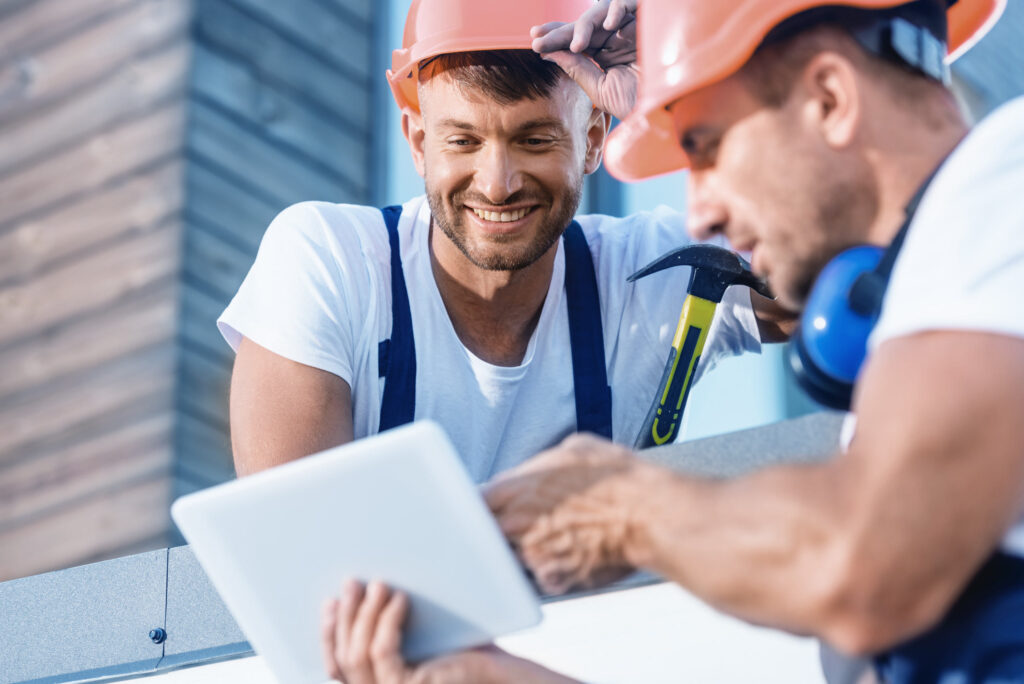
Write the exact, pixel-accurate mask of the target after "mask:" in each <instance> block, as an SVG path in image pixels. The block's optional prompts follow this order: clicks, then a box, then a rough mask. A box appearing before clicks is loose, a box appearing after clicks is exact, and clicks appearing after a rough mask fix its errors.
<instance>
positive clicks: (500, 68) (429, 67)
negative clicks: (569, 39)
mask: <svg viewBox="0 0 1024 684" xmlns="http://www.w3.org/2000/svg"><path fill="white" fill-rule="evenodd" d="M442 73H443V74H446V75H447V76H448V77H449V78H451V80H452V81H453V82H454V83H456V84H457V85H458V86H459V87H460V88H466V89H471V90H478V91H480V92H483V93H484V94H485V95H487V96H488V97H490V98H492V99H494V100H495V101H496V102H499V103H500V104H512V103H513V102H519V101H520V100H524V99H530V100H539V99H543V98H546V97H549V96H550V95H551V93H552V92H554V90H555V86H557V85H558V82H559V80H560V79H561V78H562V76H563V71H562V69H561V67H559V66H558V65H557V64H554V63H552V62H548V61H546V60H544V59H542V58H541V57H540V55H538V54H537V53H536V52H534V51H533V50H481V51H476V52H451V53H446V54H443V55H439V56H437V57H435V58H433V59H430V60H427V62H425V63H423V64H421V65H420V75H421V77H420V78H421V80H423V79H424V78H432V77H433V76H436V75H439V74H442Z"/></svg>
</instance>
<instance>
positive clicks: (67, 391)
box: [0, 0, 1024, 581]
mask: <svg viewBox="0 0 1024 684" xmlns="http://www.w3.org/2000/svg"><path fill="white" fill-rule="evenodd" d="M481 1H483V0H481ZM407 8H408V0H377V1H374V0H286V1H284V2H282V1H281V0H192V1H190V0H0V581H2V580H6V579H11V578H15V577H22V576H26V575H30V574H35V573H40V572H45V571H48V570H54V569H59V568H64V567H69V566H72V565H78V564H82V563H86V562H91V561H96V560H101V559H103V558H109V557H115V556H121V555H126V554H130V553H135V552H140V551H145V550H148V549H154V548H161V547H164V546H168V545H173V544H176V543H180V540H179V538H178V536H177V534H176V532H175V530H174V529H173V526H172V524H171V522H170V517H169V513H168V509H169V506H170V503H171V501H172V500H173V499H174V498H176V497H178V496H181V495H182V494H185V493H188V492H191V491H195V490H196V489H199V488H202V487H207V486H210V485H213V484H216V483H218V482H222V481H224V480H226V479H229V478H231V477H233V476H234V473H233V469H232V466H231V455H230V442H229V438H228V417H227V391H228V383H229V377H230V372H231V364H232V353H231V351H230V349H229V347H228V346H227V345H226V344H225V343H224V342H223V341H222V340H221V338H220V335H219V334H218V333H217V330H216V327H215V325H214V320H215V319H216V317H217V315H218V314H219V313H220V312H221V310H222V309H223V308H224V307H225V305H226V304H227V302H228V301H229V299H230V298H231V296H232V295H233V293H234V291H235V290H236V289H237V287H238V285H239V284H240V282H241V280H242V278H243V277H244V276H245V273H246V271H247V270H248V268H249V265H250V264H251V263H252V260H253V258H254V256H255V253H256V249H257V247H258V245H259V241H260V238H261V236H262V234H263V231H264V229H265V228H266V226H267V224H268V223H269V222H270V220H271V219H272V218H273V216H274V215H275V214H276V213H277V212H278V211H280V210H281V209H283V208H284V207H285V206H287V205H289V204H291V203H293V202H298V201H303V200H309V199H319V200H329V201H336V202H350V203H360V204H372V205H378V206H383V205H385V204H391V203H398V202H402V201H404V200H406V199H408V198H409V197H411V196H413V195H418V194H421V193H422V189H423V188H422V182H421V181H420V179H419V177H418V176H417V175H416V173H415V171H414V170H413V168H412V165H411V162H410V159H409V154H408V150H407V149H406V146H405V142H404V140H403V139H402V137H401V134H400V131H399V127H398V112H397V109H396V108H395V106H394V104H393V101H392V99H391V95H390V92H389V91H388V88H387V85H386V83H385V80H384V70H385V69H386V68H387V67H388V66H389V65H390V51H391V50H392V49H393V48H395V47H397V46H399V44H400V42H401V36H402V27H403V24H404V21H405V13H406V10H407ZM954 72H955V86H956V90H957V92H958V94H959V95H960V96H961V99H962V100H963V103H964V106H965V108H966V109H968V110H969V112H970V113H971V115H972V117H973V118H975V119H977V118H980V117H981V116H983V115H984V114H985V113H986V112H988V111H990V110H991V109H992V108H993V107H995V106H997V105H998V104H999V103H1001V102H1004V101H1005V100H1007V99H1009V98H1011V97H1014V96H1016V95H1018V94H1020V93H1024V7H1022V5H1021V0H1009V8H1008V10H1007V13H1006V15H1005V16H1004V18H1003V20H1002V22H1001V23H1000V24H999V25H998V26H997V27H996V28H995V30H994V31H993V32H992V33H991V34H990V35H989V37H988V38H986V39H985V40H984V41H983V42H982V43H981V44H979V45H978V46H977V47H976V48H975V49H974V50H973V51H972V52H971V53H969V54H968V55H967V57H965V58H964V59H962V60H961V61H960V62H958V63H957V65H956V66H955V68H954ZM684 186H685V179H683V178H681V177H679V176H669V177H664V178H660V179H657V180H654V181H650V182H647V183H643V184H637V185H630V186H624V185H621V184H619V183H617V182H615V181H614V180H612V179H611V178H610V177H608V176H607V175H606V174H604V172H603V171H602V172H600V173H598V174H596V175H595V176H593V177H591V178H590V179H588V183H587V191H586V194H585V206H584V207H583V211H585V212H602V213H609V214H625V213H630V212H634V211H638V210H643V209H650V208H653V207H654V206H657V205H658V204H667V205H669V206H672V207H675V208H678V209H680V210H683V209H685V201H686V198H685V192H684ZM737 389H738V390H740V391H737ZM688 410H689V411H690V418H689V425H688V428H687V432H686V434H684V438H686V439H692V438H696V437H701V436H707V435H712V434H717V433H721V432H726V431H730V430H736V429H740V428H744V427H751V426H755V425H760V424H764V423H769V422H774V421H777V420H781V419H783V418H786V417H791V416H795V415H799V414H801V413H805V412H807V411H809V410H813V406H811V405H810V404H809V403H807V402H806V401H805V400H803V399H802V398H801V397H800V396H799V394H798V393H797V392H796V391H795V390H794V389H793V387H792V385H791V384H790V383H789V381H788V379H787V377H786V374H785V372H784V368H783V364H782V361H781V355H780V354H779V350H778V349H769V350H766V353H765V354H763V355H762V356H760V357H750V358H742V359H735V360H730V361H728V362H725V363H723V364H722V365H721V366H720V367H719V368H718V369H716V370H715V371H714V372H713V373H712V374H711V375H709V376H708V377H707V378H706V379H705V380H704V381H703V382H702V383H701V384H700V385H699V386H697V387H696V388H695V389H694V392H693V395H692V397H691V399H690V402H689V409H688Z"/></svg>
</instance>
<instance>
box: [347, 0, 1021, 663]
mask: <svg viewBox="0 0 1024 684" xmlns="http://www.w3.org/2000/svg"><path fill="white" fill-rule="evenodd" d="M1001 4H1002V3H999V2H995V1H994V0H959V2H955V3H954V2H946V0H919V1H917V2H896V1H892V0H889V1H886V0H848V1H846V2H843V3H842V4H840V5H830V4H829V3H828V2H822V1H818V2H815V1H814V0H731V1H730V2H707V1H706V0H645V2H644V3H643V4H642V6H641V7H640V9H639V11H637V7H636V3H635V2H634V1H632V0H615V1H614V2H608V0H602V1H601V2H598V3H596V4H595V5H594V6H593V7H592V8H590V9H588V10H587V12H585V13H584V15H582V17H581V18H580V19H579V20H578V21H577V22H576V23H575V24H574V25H568V26H563V25H558V24H551V25H545V26H542V27H538V28H537V29H536V30H535V34H534V35H535V37H536V38H537V41H536V42H535V44H534V46H535V48H536V49H537V50H538V51H539V52H541V53H542V54H544V55H545V56H546V57H547V58H548V59H551V60H552V61H555V62H557V63H559V64H561V65H562V66H563V67H564V68H565V69H566V70H567V71H568V72H569V73H570V74H572V75H573V76H574V78H576V80H577V81H578V82H579V83H580V84H581V85H582V86H583V87H584V89H585V90H587V92H588V93H589V94H590V95H591V97H592V98H593V100H594V102H595V103H596V105H597V106H598V107H607V108H608V111H611V112H612V113H614V114H616V115H619V116H623V117H624V121H623V122H622V124H621V126H620V127H619V128H618V129H617V130H616V131H614V132H613V134H612V136H611V140H610V141H609V144H608V149H607V152H606V158H607V163H608V165H609V168H610V169H611V171H612V172H613V173H615V174H616V175H618V176H619V177H621V178H625V179H638V178H644V177H648V176H651V175H654V174H658V173H663V172H667V171H671V170H675V169H681V168H689V176H688V181H687V182H688V184H689V194H688V198H689V202H690V214H689V221H690V230H691V234H693V235H694V236H695V237H708V236H710V235H714V234H724V235H726V236H727V237H728V238H729V240H730V242H731V243H732V244H733V246H734V247H736V248H738V249H750V250H752V252H753V259H752V263H753V266H754V269H755V271H756V272H758V273H760V274H762V275H765V276H767V277H768V279H769V282H770V284H771V286H772V288H773V289H774V291H775V292H776V294H777V295H778V297H779V298H780V299H781V300H782V301H783V303H784V304H788V305H790V306H793V307H807V310H806V312H805V315H804V317H803V319H802V327H801V330H800V331H798V332H797V333H796V340H795V341H796V342H798V344H796V345H795V346H794V350H795V351H794V355H793V358H794V360H795V367H796V368H799V369H800V370H801V372H802V374H803V381H804V382H805V383H806V386H807V387H808V388H809V389H810V391H811V392H814V393H815V395H816V396H820V397H823V398H826V399H828V400H829V401H830V402H832V401H835V402H836V403H839V399H841V398H842V395H843V393H844V390H843V388H842V387H841V385H842V384H843V382H845V381H844V380H843V378H842V377H841V375H840V374H838V373H836V372H833V371H835V369H836V367H838V366H841V365H843V363H845V361H847V360H848V358H847V357H850V356H856V350H855V349H854V350H853V351H851V350H850V349H844V345H845V343H846V342H848V341H849V340H850V339H851V338H852V337H854V336H855V334H857V333H864V334H867V332H870V338H869V339H868V342H867V352H866V359H857V361H858V363H859V361H861V360H863V362H864V363H863V367H862V368H860V367H859V366H858V368H857V372H856V373H855V375H854V380H855V387H854V391H853V398H852V416H853V418H852V419H851V422H850V426H849V427H850V430H849V431H848V433H849V434H851V435H852V441H850V440H847V443H846V445H845V446H844V448H843V449H842V451H841V453H838V454H837V455H836V457H835V458H834V459H832V460H831V461H829V462H827V463H825V464H821V465H801V466H789V467H775V468H769V469H766V470H764V471H761V472H759V473H756V474H753V475H750V476H746V477H742V478H739V479H736V480H732V481H704V480H698V479H693V478H687V477H683V476H680V475H676V474H673V473H671V472H668V471H666V470H664V469H662V468H659V467H657V466H655V465H651V464H649V463H645V462H644V461H642V460H640V459H637V458H635V457H634V456H633V454H631V453H630V452H629V451H628V450H627V449H624V448H622V447H619V446H616V445H613V444H610V443H608V442H606V441H602V440H600V439H597V438H593V437H586V436H576V437H570V438H568V439H567V440H566V441H565V442H563V444H562V445H561V446H559V447H557V448H555V449H552V450H549V451H548V452H546V453H544V454H542V455H540V456H539V457H537V458H536V459H533V460H531V461H529V462H527V463H526V464H524V465H522V466H520V467H519V468H517V469H515V470H513V471H511V472H509V473H506V474H505V475H504V476H502V477H501V478H500V479H499V480H498V481H497V482H496V483H494V484H493V485H491V486H490V488H489V490H488V492H487V497H488V502H489V504H490V505H491V507H492V509H493V510H494V512H495V514H496V515H497V517H498V519H499V522H500V523H501V525H502V527H503V529H504V530H505V532H506V533H507V534H508V535H509V537H510V539H511V541H512V542H513V543H514V545H515V547H516V548H517V550H518V551H519V553H520V555H521V557H522V558H523V560H524V562H525V563H526V564H527V565H528V566H529V567H530V568H531V569H532V571H533V572H534V575H535V576H536V577H537V579H538V581H539V582H540V583H541V584H542V585H543V586H544V587H545V588H547V589H549V590H564V589H566V588H567V587H570V586H573V585H588V584H593V583H596V582H598V581H600V579H601V578H602V576H603V575H605V574H606V573H607V571H608V570H609V569H610V568H616V567H619V566H622V565H629V566H635V567H643V568H647V569H649V570H652V571H655V572H657V573H659V574H661V575H662V576H664V577H666V578H668V579H670V580H673V581H676V582H678V583H680V584H682V585H683V586H685V587H686V588H687V589H688V590H690V591H692V592H693V593H695V594H696V595H698V596H700V597H701V598H703V599H704V600H706V601H707V602H709V603H710V604H712V605H714V606H716V607H717V608H719V609H721V610H724V611H727V612H729V613H732V614H734V615H737V616H739V617H742V618H744V619H747V620H750V621H752V622H755V623H758V624H763V625H770V626H774V627H777V628H780V629H784V630H788V631H791V632H794V633H798V634H812V635H816V636H818V637H821V638H822V639H824V640H825V641H827V642H829V643H831V644H832V645H833V646H835V647H837V648H838V649H840V650H841V651H844V652H846V653H851V654H864V655H869V656H871V657H872V658H873V664H874V670H875V673H876V674H877V675H878V677H879V678H880V679H882V680H883V681H891V682H938V681H963V682H977V681H999V682H1010V681H1024V517H1022V514H1024V420H1022V419H1021V416H1022V415H1024V309H1022V307H1021V305H1020V303H1019V301H1018V292H1019V291H1020V290H1021V289H1022V287H1024V212H1022V211H1021V208H1020V202H1021V200H1020V197H1019V195H1020V192H1021V190H1022V188H1024V100H1016V101H1012V102H1010V103H1008V104H1006V105H1004V106H1003V107H1002V108H1000V109H999V110H997V111H996V112H994V113H993V114H991V115H990V116H989V117H988V118H986V119H985V120H984V121H982V122H981V123H980V124H978V125H977V127H976V128H975V129H974V130H969V127H968V125H967V123H966V122H965V120H964V117H963V114H962V113H961V111H960V109H959V108H958V106H957V103H956V101H955V99H954V97H953V95H952V94H951V93H950V92H949V90H948V89H947V87H946V83H947V82H948V72H947V59H944V58H945V57H946V56H947V54H948V55H949V57H950V58H952V57H955V56H956V55H957V54H959V53H960V52H962V51H963V50H964V49H966V48H967V47H968V46H969V45H970V44H971V42H972V40H976V39H977V38H978V37H979V36H980V34H981V33H983V32H984V30H985V28H986V27H987V26H989V25H991V23H992V22H993V21H994V20H995V18H996V17H997V16H998V13H999V11H1000V10H1001ZM637 23H639V29H637ZM636 35H639V36H640V41H641V42H640V45H639V55H638V56H639V59H638V64H639V67H640V68H639V69H637V68H636V67H637V65H636V64H633V63H631V60H630V59H629V58H628V55H629V51H630V44H631V42H632V40H633V38H634V36H636ZM637 77H638V78H639V81H638V84H639V85H638V87H637V85H636V83H637V81H636V78H637ZM624 93H625V94H626V95H627V97H625V98H623V97H622V95H623V94H624ZM631 93H636V94H637V96H636V105H635V107H633V106H632V103H630V102H628V100H629V97H628V96H629V95H630V94H631ZM605 95H608V96H609V97H604V96H605ZM615 98H619V99H620V100H626V102H625V106H624V107H622V108H620V109H617V108H616V106H617V105H619V106H621V105H623V102H622V101H620V102H618V103H616V102H615V101H614V99H615ZM627 109H630V110H631V113H629V114H628V115H627V112H626V110H627ZM865 321H866V324H865V323H864V322H865ZM826 333H831V335H828V334H826ZM863 347H864V344H863V340H862V344H861V350H860V351H861V354H862V355H863V353H864V349H863ZM845 393H846V394H847V395H848V394H849V387H847V388H846V390H845ZM371 589H372V591H371V592H368V593H367V594H366V599H365V600H363V601H359V600H358V599H359V598H360V595H359V594H358V591H355V592H354V593H352V594H350V596H349V597H348V599H347V602H343V605H342V609H341V610H340V611H339V613H340V614H341V615H343V616H353V617H352V618H351V619H350V620H349V621H348V625H347V627H346V629H348V631H347V632H345V634H352V633H359V634H362V633H363V632H364V631H369V632H372V637H373V638H370V637H365V641H366V642H367V643H370V642H372V643H374V644H375V645H376V648H375V649H372V650H369V651H367V650H366V649H361V647H360V644H361V643H363V642H360V641H358V640H357V641H355V642H354V641H353V640H352V639H351V638H347V637H346V638H345V639H341V640H340V641H341V642H344V646H346V647H350V649H351V653H350V656H349V657H350V658H351V659H352V660H353V661H360V658H362V661H365V662H369V663H370V670H369V671H370V672H381V673H384V674H386V675H395V676H394V677H391V678H387V677H381V678H378V679H377V681H401V680H402V679H401V677H404V676H406V675H410V673H411V676H417V675H419V674H421V673H424V672H425V673H427V674H433V673H434V672H436V670H433V669H431V665H428V666H425V667H423V668H421V669H418V670H411V671H410V670H399V669H395V668H394V667H391V669H388V667H389V666H388V665H387V664H388V663H392V664H393V663H394V662H395V661H394V658H395V655H394V654H395V652H396V651H395V650H394V648H391V646H392V644H393V643H394V642H395V641H396V640H397V629H396V627H395V624H396V616H400V614H401V609H402V605H403V598H402V597H401V594H389V593H388V592H387V590H386V589H384V588H381V587H379V586H374V587H371ZM353 606H355V607H358V608H362V609H363V610H362V611H361V612H359V613H358V614H357V613H356V612H354V608H353ZM380 606H383V608H379V607H380ZM377 616H380V617H381V619H380V620H379V621H376V622H374V621H375V620H376V618H377ZM373 625H376V630H373V629H370V627H372V626H373ZM342 650H344V649H342ZM482 659H483V660H485V661H486V666H484V665H480V661H481V660H482ZM362 661H360V662H362ZM399 661H400V659H399ZM443 664H444V666H445V667H446V668H447V671H448V672H456V671H457V669H458V667H463V668H464V669H465V670H466V671H469V670H470V668H472V667H474V666H475V667H477V668H479V670H480V671H485V670H486V672H488V673H494V672H495V671H496V670H497V671H498V672H499V675H494V676H492V677H491V678H490V679H488V680H484V679H480V681H515V680H514V679H511V678H506V679H501V676H502V675H501V674H500V673H502V672H506V669H505V664H506V661H505V660H503V659H502V657H499V656H497V655H492V654H485V653H481V652H477V653H472V654H468V655H462V656H451V657H449V658H448V659H447V660H445V661H444V663H443ZM378 665H379V666H380V667H379V668H377V666H378ZM515 666H522V664H521V663H516V664H515ZM510 667H511V666H510ZM375 668H377V669H375ZM486 668H490V669H486ZM459 674H461V673H459ZM399 675H401V676H399ZM531 676H532V677H533V681H548V680H550V681H557V679H555V675H553V674H551V673H547V672H543V671H537V672H534V673H531ZM352 681H374V680H372V679H366V678H362V679H353V680H352ZM431 681H442V679H436V680H431ZM443 681H463V680H460V679H459V678H458V677H456V676H454V675H452V678H451V679H450V680H443ZM517 681H529V680H527V679H525V678H521V679H519V680H517Z"/></svg>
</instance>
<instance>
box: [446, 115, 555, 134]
mask: <svg viewBox="0 0 1024 684" xmlns="http://www.w3.org/2000/svg"><path fill="white" fill-rule="evenodd" d="M437 125H438V126H440V127H442V128H458V129H459V130H463V131H475V130H476V126H474V125H473V124H471V123H469V122H468V121H460V120H459V119H453V118H447V119H441V120H440V121H438V122H437ZM537 128H557V129H559V130H563V131H564V130H565V122H564V121H562V120H561V119H558V118H555V117H545V118H541V119H531V120H529V121H526V122H524V123H522V124H521V125H519V126H518V127H517V128H516V130H517V131H518V132H522V131H531V130H535V129H537Z"/></svg>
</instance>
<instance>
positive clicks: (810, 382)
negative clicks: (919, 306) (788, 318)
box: [788, 245, 885, 410]
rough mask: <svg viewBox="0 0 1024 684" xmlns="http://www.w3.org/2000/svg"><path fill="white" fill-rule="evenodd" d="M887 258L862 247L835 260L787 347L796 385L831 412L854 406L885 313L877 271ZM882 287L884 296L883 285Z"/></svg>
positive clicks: (818, 283)
mask: <svg viewBox="0 0 1024 684" xmlns="http://www.w3.org/2000/svg"><path fill="white" fill-rule="evenodd" d="M884 253H885V251H884V250H882V249H881V248H880V247H874V246H871V245H863V246H860V247H853V248H851V249H847V250H845V251H843V252H841V253H840V254H839V255H838V256H836V257H835V258H834V259H832V261H830V262H829V263H828V264H827V265H826V266H825V268H824V269H823V270H822V272H821V274H820V275H819V276H818V279H817V280H816V281H815V283H814V288H813V289H812V290H811V296H810V297H809V298H808V299H807V304H806V306H805V307H804V311H803V313H802V314H801V316H800V325H799V327H798V329H797V331H796V332H795V333H794V334H793V339H792V340H791V341H790V343H789V349H788V357H789V365H790V368H791V369H792V370H793V373H794V374H795V375H796V379H797V383H798V384H799V385H800V387H801V388H802V389H803V390H804V391H805V392H806V393H807V394H808V395H809V396H810V397H811V399H813V400H814V401H816V402H818V403H819V404H822V405H824V406H827V407H829V408H833V409H841V410H848V409H849V407H850V397H851V395H852V394H853V383H854V381H855V380H856V379H857V373H859V372H860V367H861V364H863V363H864V357H865V356H866V355H867V344H868V336H869V335H870V334H871V330H872V328H874V327H875V322H876V321H877V320H878V313H879V310H880V308H881V307H880V306H878V304H880V303H881V297H880V296H878V295H880V294H881V293H879V292H878V290H879V288H878V283H879V279H880V276H879V274H878V273H877V272H876V269H877V268H878V265H879V262H880V261H881V260H882V257H883V255H884ZM880 282H881V291H882V292H884V287H885V281H884V280H882V281H880ZM876 298H877V299H878V302H876V301H875V299H876Z"/></svg>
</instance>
